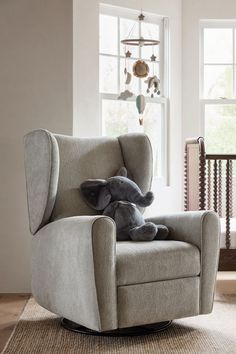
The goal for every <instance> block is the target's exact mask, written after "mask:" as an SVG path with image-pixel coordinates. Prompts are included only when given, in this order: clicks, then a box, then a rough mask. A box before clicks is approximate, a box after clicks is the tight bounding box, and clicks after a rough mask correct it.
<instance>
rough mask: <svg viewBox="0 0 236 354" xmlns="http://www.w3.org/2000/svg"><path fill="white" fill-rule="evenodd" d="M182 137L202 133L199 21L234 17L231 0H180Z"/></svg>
mask: <svg viewBox="0 0 236 354" xmlns="http://www.w3.org/2000/svg"><path fill="white" fill-rule="evenodd" d="M182 7H183V14H182V18H183V36H182V37H183V52H182V53H183V54H182V58H183V61H182V70H183V96H182V97H183V139H186V138H187V137H193V136H199V135H201V134H202V132H201V126H200V106H199V22H200V20H204V19H236V1H235V0H224V1H221V0H198V1H196V0H183V4H182Z"/></svg>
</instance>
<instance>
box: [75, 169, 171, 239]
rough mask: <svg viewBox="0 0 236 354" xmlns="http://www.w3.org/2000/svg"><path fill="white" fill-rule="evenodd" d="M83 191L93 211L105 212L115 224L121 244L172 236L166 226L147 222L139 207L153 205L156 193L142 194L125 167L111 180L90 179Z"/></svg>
mask: <svg viewBox="0 0 236 354" xmlns="http://www.w3.org/2000/svg"><path fill="white" fill-rule="evenodd" d="M80 191H81V194H82V196H83V198H84V200H85V201H86V203H87V204H88V205H89V206H90V207H91V208H93V209H95V210H99V211H103V215H106V216H109V217H111V218H112V219H113V220H114V221H115V223H116V228H117V240H118V241H125V240H130V239H131V240H133V241H152V240H154V239H159V240H160V239H161V240H164V239H166V237H167V236H168V233H169V231H168V228H167V227H166V226H164V225H155V224H154V223H152V222H145V220H144V218H143V215H142V214H141V212H140V211H139V209H138V208H137V206H140V207H147V206H149V205H151V203H152V202H153V199H154V195H153V193H152V192H147V193H146V194H142V192H141V190H140V188H139V187H138V186H137V184H136V183H135V182H133V181H131V180H130V179H129V178H127V170H126V168H125V167H122V168H121V169H120V170H119V171H118V172H117V175H116V176H115V177H110V178H108V179H107V180H102V179H89V180H87V181H85V182H83V183H82V184H81V185H80Z"/></svg>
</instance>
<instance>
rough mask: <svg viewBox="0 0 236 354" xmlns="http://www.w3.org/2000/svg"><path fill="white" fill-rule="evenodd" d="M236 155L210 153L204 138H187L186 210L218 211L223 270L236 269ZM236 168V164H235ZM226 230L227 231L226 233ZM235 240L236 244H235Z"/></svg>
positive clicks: (220, 268) (185, 158)
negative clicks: (206, 150)
mask: <svg viewBox="0 0 236 354" xmlns="http://www.w3.org/2000/svg"><path fill="white" fill-rule="evenodd" d="M235 160H236V155H219V154H217V155H213V154H210V155H209V154H206V152H205V145H204V139H203V138H202V137H199V138H193V139H187V140H186V143H185V156H184V210H185V211H187V210H206V209H208V210H214V211H215V212H217V213H218V214H219V216H220V218H221V227H222V231H221V239H222V238H224V243H222V241H221V249H220V261H219V270H231V271H232V270H234V271H235V270H236V227H234V228H232V222H233V223H234V224H236V219H234V218H233V217H234V216H235V214H234V210H235V208H234V200H233V190H234V184H235V186H236V178H235V177H234V174H233V165H234V161H235ZM235 167H236V162H235ZM224 228H225V231H224ZM232 241H233V242H232Z"/></svg>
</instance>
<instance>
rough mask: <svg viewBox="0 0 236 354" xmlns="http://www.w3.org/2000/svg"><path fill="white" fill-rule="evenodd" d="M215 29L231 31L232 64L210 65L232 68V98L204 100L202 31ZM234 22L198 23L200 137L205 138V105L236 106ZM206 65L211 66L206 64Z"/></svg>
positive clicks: (235, 31) (211, 21)
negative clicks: (229, 66)
mask: <svg viewBox="0 0 236 354" xmlns="http://www.w3.org/2000/svg"><path fill="white" fill-rule="evenodd" d="M206 28H215V29H223V28H230V29H232V30H233V37H232V41H233V46H232V51H233V56H232V58H233V60H232V64H224V63H218V64H213V63H212V65H232V67H233V96H234V98H226V97H225V98H205V97H204V65H205V63H204V29H206ZM235 40H236V20H201V21H200V50H199V64H200V65H199V100H200V131H201V134H202V136H205V111H206V109H205V108H206V105H230V104H235V105H236V53H235V50H236V45H235ZM206 65H211V63H207V64H206Z"/></svg>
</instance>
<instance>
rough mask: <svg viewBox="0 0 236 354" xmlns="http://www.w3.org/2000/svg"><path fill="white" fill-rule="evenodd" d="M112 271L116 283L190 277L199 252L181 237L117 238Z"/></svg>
mask: <svg viewBox="0 0 236 354" xmlns="http://www.w3.org/2000/svg"><path fill="white" fill-rule="evenodd" d="M116 272H117V285H130V284H139V283H148V282H153V281H161V280H169V279H178V278H186V277H194V276H197V275H199V273H200V252H199V249H198V248H197V247H196V246H194V245H191V244H190V243H187V242H181V241H170V240H168V241H152V242H133V241H122V242H117V244H116Z"/></svg>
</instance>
